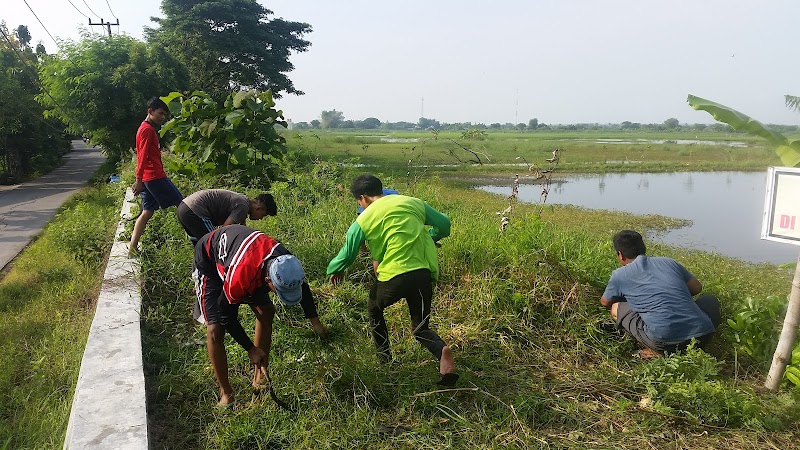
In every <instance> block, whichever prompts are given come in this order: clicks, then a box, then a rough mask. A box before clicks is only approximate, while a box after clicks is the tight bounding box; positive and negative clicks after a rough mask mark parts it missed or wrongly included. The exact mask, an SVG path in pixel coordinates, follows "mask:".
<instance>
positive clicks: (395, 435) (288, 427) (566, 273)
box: [142, 163, 800, 449]
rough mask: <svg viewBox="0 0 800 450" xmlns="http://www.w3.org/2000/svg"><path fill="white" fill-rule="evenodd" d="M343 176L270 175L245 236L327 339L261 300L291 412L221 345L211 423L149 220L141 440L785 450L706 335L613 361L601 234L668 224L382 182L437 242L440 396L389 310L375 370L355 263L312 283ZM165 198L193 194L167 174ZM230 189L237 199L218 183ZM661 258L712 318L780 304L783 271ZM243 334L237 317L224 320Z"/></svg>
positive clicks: (175, 287)
mask: <svg viewBox="0 0 800 450" xmlns="http://www.w3.org/2000/svg"><path fill="white" fill-rule="evenodd" d="M355 174H356V173H355V172H353V171H349V170H347V169H341V168H340V167H337V166H336V165H333V164H326V163H320V164H317V165H315V166H313V167H312V168H310V169H308V170H307V171H306V172H304V173H302V174H299V175H296V176H293V177H291V178H290V179H289V180H288V181H287V182H282V183H277V184H275V185H274V186H273V189H272V192H273V194H274V195H275V197H276V200H277V202H278V207H279V214H278V216H277V217H274V218H268V219H265V220H263V221H260V222H251V223H250V224H249V225H251V226H253V227H256V228H258V229H261V230H263V231H265V232H266V233H268V234H270V235H272V236H274V237H276V238H277V239H278V240H280V241H281V242H283V243H284V244H285V245H286V246H287V247H288V248H289V249H290V250H291V251H292V252H294V253H295V254H296V255H297V256H298V257H299V258H300V260H301V261H302V262H303V265H304V267H305V269H306V272H307V276H308V279H309V282H310V284H311V287H312V291H313V292H314V294H315V296H316V298H317V301H318V304H319V309H320V313H321V318H322V320H323V322H324V323H326V324H327V325H328V326H329V327H330V330H331V337H330V339H329V340H327V341H324V342H323V341H320V340H319V339H318V338H316V337H315V336H314V334H313V332H312V331H311V329H310V327H309V326H308V323H307V321H306V320H305V319H304V318H303V316H302V312H301V311H300V309H299V308H296V307H294V308H292V307H281V306H279V307H278V318H277V320H276V326H275V331H274V338H273V351H272V356H271V362H270V373H271V375H272V378H273V380H274V382H275V387H276V390H277V391H278V394H279V395H280V396H281V397H282V398H284V399H286V400H290V402H291V403H293V405H294V406H295V407H296V412H287V411H284V410H281V409H278V408H277V406H276V405H275V404H274V403H272V402H271V401H270V400H269V399H268V398H253V397H252V396H251V394H250V388H249V377H250V375H251V373H250V369H249V368H248V362H247V356H246V354H245V352H244V351H243V350H241V349H240V348H239V347H238V345H237V344H236V343H235V342H233V340H232V339H228V340H227V349H228V357H229V363H230V367H231V369H230V372H231V380H232V383H233V385H234V394H235V396H236V398H237V405H236V407H235V408H233V410H229V411H218V410H216V409H215V408H214V404H215V403H216V401H217V391H218V388H217V385H216V382H215V380H214V377H213V374H212V373H211V369H210V364H209V362H208V356H207V354H206V348H205V330H204V328H203V327H201V326H197V325H196V324H194V323H192V320H191V307H192V303H193V301H194V295H193V293H192V286H191V281H190V277H189V274H190V267H191V249H190V246H189V244H188V240H187V239H186V237H185V235H184V233H183V231H182V229H181V228H180V226H179V225H178V223H177V221H176V219H175V216H174V210H172V212H171V213H167V214H164V213H159V214H156V216H155V217H154V218H153V221H152V222H151V224H150V225H149V226H148V229H147V232H146V234H145V239H144V248H143V251H142V263H143V275H144V289H145V292H144V298H143V302H144V310H143V313H142V325H143V333H144V337H143V339H144V349H145V364H146V372H147V374H146V375H147V380H148V409H149V411H150V413H151V419H150V423H149V427H150V431H151V438H152V440H153V444H154V446H155V447H157V448H216V449H234V448H386V449H390V448H391V449H396V448H409V449H411V448H413V449H418V448H444V447H446V448H470V449H472V448H565V447H568V448H631V449H634V448H654V447H663V446H667V447H670V448H673V447H674V448H709V449H710V448H753V449H755V448H759V449H760V448H763V447H765V446H773V447H777V448H792V447H794V446H796V442H797V441H796V439H797V436H796V434H795V432H794V429H795V427H796V424H797V420H798V417H800V415H799V414H800V411H798V406H797V402H796V401H797V397H798V393H797V390H791V389H786V390H785V391H784V392H783V393H781V394H778V395H772V394H756V392H755V388H756V387H757V386H758V385H759V384H760V383H761V382H762V381H763V380H762V375H761V373H760V372H759V371H758V370H757V369H756V368H755V367H754V366H753V365H751V364H749V363H748V361H747V360H746V358H743V357H742V355H736V354H735V352H734V350H733V346H732V340H731V336H730V332H729V330H727V329H726V327H725V326H724V325H723V327H722V329H721V330H720V332H719V333H718V337H717V339H716V341H715V343H714V345H713V347H712V349H711V350H710V353H711V354H706V353H704V352H700V351H697V350H692V351H688V352H686V353H685V354H681V355H676V356H673V357H670V358H667V359H664V360H660V361H653V362H640V361H636V360H633V359H632V358H631V357H630V354H631V352H632V351H633V350H634V349H635V345H634V344H633V342H632V341H631V340H630V339H629V338H627V337H625V336H624V335H623V334H621V333H620V332H618V331H617V330H615V328H614V327H613V326H612V324H611V322H610V319H609V318H608V315H607V312H606V311H605V309H603V308H602V307H600V306H599V303H598V298H599V296H600V294H601V292H602V288H603V286H604V284H605V282H606V281H607V279H608V276H609V275H610V273H611V271H612V270H613V269H614V268H615V267H616V260H615V259H614V255H613V251H612V249H611V246H610V242H609V240H610V236H611V234H612V233H613V232H614V231H617V230H619V229H621V228H633V229H637V230H639V231H642V232H644V231H647V230H658V229H664V228H665V227H669V226H672V225H675V222H674V221H672V220H671V219H668V218H664V217H658V216H647V217H637V216H634V217H631V216H630V215H627V214H620V213H611V212H596V211H588V210H582V209H579V208H569V207H556V206H548V207H545V208H544V209H543V210H542V215H541V218H539V217H538V215H537V214H536V212H537V211H538V209H537V208H534V207H531V206H524V205H519V206H518V207H517V210H516V213H515V214H514V215H513V217H512V221H511V224H510V226H509V228H508V229H507V231H506V232H505V233H503V234H500V233H499V232H498V230H497V224H498V216H497V215H496V214H495V213H496V212H497V211H501V210H503V209H505V207H506V205H507V204H506V203H505V200H503V199H501V198H499V197H497V196H491V195H489V194H484V193H480V192H475V191H471V190H467V189H462V188H457V187H452V186H447V185H446V184H444V183H442V182H440V181H436V180H417V181H415V182H413V183H408V184H407V182H406V180H409V179H410V178H406V177H405V176H402V177H398V178H394V179H392V178H391V175H387V176H385V177H384V181H385V183H386V185H387V186H391V187H394V188H397V189H399V190H400V191H401V193H404V194H408V195H415V196H418V197H421V198H423V199H425V200H427V201H428V202H429V203H430V204H431V205H432V206H434V207H435V208H437V209H438V210H440V211H442V212H444V213H446V214H448V215H449V216H450V218H451V219H452V222H453V233H452V236H451V237H449V238H447V239H445V240H444V241H442V244H443V245H442V248H441V249H440V250H439V261H440V269H441V272H442V275H441V279H440V282H439V284H438V287H437V290H436V294H435V298H434V309H433V325H434V326H435V327H436V328H437V329H438V331H439V333H440V335H441V336H442V337H443V338H444V339H445V341H447V342H448V343H449V344H450V345H451V346H452V347H453V348H454V351H455V356H456V362H457V364H458V368H459V372H460V374H461V376H462V378H461V380H460V381H459V385H458V389H454V390H445V391H442V392H437V386H436V385H435V384H434V382H435V381H436V374H437V362H436V361H435V360H433V359H432V358H431V357H430V355H429V354H428V353H427V352H426V351H425V350H424V349H422V348H421V347H420V346H419V345H418V344H417V343H416V341H415V340H414V339H413V337H412V335H411V331H410V321H409V319H408V313H407V308H406V307H405V306H404V305H402V304H398V305H395V306H393V307H391V308H389V309H388V310H387V312H386V315H387V321H388V323H389V326H390V336H391V341H392V346H393V347H392V349H393V353H394V356H395V359H396V363H395V364H392V365H388V366H382V365H379V364H378V362H377V358H376V357H375V353H374V352H375V351H374V348H373V345H372V342H371V341H370V338H369V331H368V325H367V314H366V296H367V283H368V282H369V279H370V275H369V273H370V270H371V264H370V261H369V258H368V257H366V256H364V257H362V258H361V259H360V261H358V262H357V263H356V264H355V265H354V266H353V267H351V270H350V271H349V272H348V276H347V278H346V281H345V283H343V284H342V285H341V286H339V287H336V288H333V287H331V286H330V285H329V284H328V283H327V280H326V278H325V267H326V265H327V262H328V261H329V260H330V258H331V257H333V256H334V255H335V253H336V251H337V250H338V249H339V247H340V246H341V244H342V243H343V240H344V234H345V231H346V230H347V227H348V226H349V225H350V223H351V222H352V220H353V219H354V217H355V202H354V201H353V200H352V198H350V196H349V194H348V192H347V187H348V186H349V181H350V180H351V179H352V177H353V176H354V175H355ZM180 187H181V190H182V191H183V192H184V193H187V194H188V193H189V192H192V191H193V190H195V189H197V188H198V186H195V185H192V184H190V183H189V182H185V183H184V184H182V185H181V186H180ZM231 188H232V189H234V190H239V191H242V192H247V193H248V194H252V193H255V191H249V190H247V189H244V188H241V187H236V186H233V187H231ZM649 253H651V254H659V255H667V256H674V257H677V258H678V259H679V260H680V261H681V262H683V263H684V264H685V265H686V266H687V267H688V268H689V269H690V270H691V271H692V272H693V273H695V274H696V275H697V276H698V278H699V279H700V280H701V281H702V282H703V283H704V286H705V292H708V293H714V294H717V295H718V296H719V297H720V299H721V301H722V303H723V309H724V313H725V314H726V315H730V314H731V313H732V312H733V311H735V310H736V309H737V308H738V307H739V305H740V304H741V302H742V301H743V299H744V298H746V297H748V296H752V297H766V296H767V295H785V294H786V293H787V292H788V289H789V280H790V273H789V272H788V271H787V270H785V269H777V268H775V267H774V266H767V265H763V266H751V265H747V264H743V263H741V262H738V261H734V260H730V259H727V258H723V257H720V256H715V255H708V254H703V253H695V252H686V251H681V250H675V249H670V248H666V247H662V246H658V245H651V246H650V248H649ZM241 317H242V318H243V320H244V323H245V328H246V329H248V330H250V332H252V328H253V321H252V314H251V313H250V312H248V311H246V308H243V309H242V310H241Z"/></svg>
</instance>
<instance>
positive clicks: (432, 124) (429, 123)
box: [417, 117, 442, 130]
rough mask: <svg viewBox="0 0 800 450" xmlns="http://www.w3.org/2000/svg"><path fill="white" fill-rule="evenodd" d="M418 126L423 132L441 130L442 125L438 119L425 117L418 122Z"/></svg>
mask: <svg viewBox="0 0 800 450" xmlns="http://www.w3.org/2000/svg"><path fill="white" fill-rule="evenodd" d="M417 126H418V127H419V128H422V129H423V130H427V129H428V128H439V127H441V126H442V125H441V124H440V123H439V121H438V120H436V119H426V118H425V117H420V118H419V120H418V121H417Z"/></svg>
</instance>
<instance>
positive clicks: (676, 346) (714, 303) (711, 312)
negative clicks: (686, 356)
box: [613, 294, 722, 353]
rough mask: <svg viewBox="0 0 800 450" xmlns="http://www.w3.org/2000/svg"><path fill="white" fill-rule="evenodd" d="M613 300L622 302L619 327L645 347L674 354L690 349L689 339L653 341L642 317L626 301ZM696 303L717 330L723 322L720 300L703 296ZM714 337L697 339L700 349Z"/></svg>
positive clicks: (616, 298) (708, 336) (618, 314)
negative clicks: (673, 341) (666, 341)
mask: <svg viewBox="0 0 800 450" xmlns="http://www.w3.org/2000/svg"><path fill="white" fill-rule="evenodd" d="M613 300H616V301H620V302H621V303H620V304H619V306H618V307H617V308H618V309H617V325H619V326H620V327H622V328H623V329H624V330H625V331H627V332H628V333H630V334H631V335H632V336H633V337H634V339H636V341H637V342H639V343H640V344H642V345H644V346H645V347H649V348H651V349H653V350H656V351H659V352H667V353H673V352H676V351H679V350H684V349H686V347H688V346H689V343H690V342H691V341H692V340H691V339H688V340H686V341H683V342H679V343H665V342H660V341H656V340H653V339H651V338H650V337H649V336H647V333H645V331H644V328H645V327H644V320H642V317H641V316H640V315H639V313H637V312H635V311H633V310H632V309H631V308H630V306H628V303H627V302H626V301H625V300H624V299H622V298H620V297H614V298H613ZM695 303H696V304H697V306H698V307H699V308H700V310H701V311H703V313H705V314H706V315H707V316H708V318H709V319H711V323H712V324H714V329H717V328H718V327H719V323H720V321H721V320H722V313H721V311H720V306H719V300H718V299H717V297H714V296H713V295H710V294H707V295H701V296H700V297H698V298H697V300H696V301H695ZM713 337H714V333H713V332H711V333H709V334H705V335H703V336H699V337H697V338H695V339H697V345H698V347H700V348H705V347H706V346H707V345H708V344H709V343H710V342H711V339H712V338H713Z"/></svg>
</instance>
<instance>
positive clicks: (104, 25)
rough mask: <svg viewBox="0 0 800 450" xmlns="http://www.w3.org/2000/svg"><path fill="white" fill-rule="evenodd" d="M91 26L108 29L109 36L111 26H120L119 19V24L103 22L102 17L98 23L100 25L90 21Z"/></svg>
mask: <svg viewBox="0 0 800 450" xmlns="http://www.w3.org/2000/svg"><path fill="white" fill-rule="evenodd" d="M89 25H91V26H95V25H100V26H101V27H106V28H108V35H109V36H111V26H112V25H113V26H115V27H118V26H119V19H117V23H111V22H103V18H102V17H101V18H100V22H98V23H92V19H89Z"/></svg>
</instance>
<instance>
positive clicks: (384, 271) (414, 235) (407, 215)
mask: <svg viewBox="0 0 800 450" xmlns="http://www.w3.org/2000/svg"><path fill="white" fill-rule="evenodd" d="M350 192H351V193H352V194H353V197H355V198H356V201H357V202H358V204H359V206H361V207H362V208H364V212H363V213H362V214H361V215H360V216H358V218H357V219H356V221H355V222H353V224H352V225H351V226H350V229H349V230H347V238H346V240H345V244H344V246H343V247H342V249H341V250H340V251H339V254H338V255H336V257H335V258H333V260H332V261H331V262H330V263H329V264H328V271H327V272H328V275H330V281H331V283H332V284H333V285H337V284H338V283H339V282H340V281H342V274H343V273H344V270H345V269H346V268H347V267H348V266H350V264H352V263H353V261H355V259H356V257H357V256H358V251H359V248H360V247H361V244H363V243H364V242H366V243H367V246H368V247H369V251H370V254H371V255H372V259H373V260H375V261H378V262H379V264H378V281H377V282H376V283H375V285H374V286H373V287H372V288H371V289H370V294H369V301H368V303H367V309H368V310H369V317H370V325H371V326H372V338H373V339H374V341H375V345H376V346H377V347H378V356H379V358H380V359H381V361H384V362H386V361H390V360H391V352H390V351H389V334H388V331H387V328H386V320H385V319H384V317H383V310H384V309H386V308H387V307H389V306H391V305H393V304H395V303H397V302H398V301H400V300H401V299H403V298H405V299H406V302H407V303H408V310H409V313H410V315H411V325H412V331H413V333H414V337H415V338H416V339H417V341H418V342H419V343H420V344H422V345H423V346H424V347H425V348H427V349H428V351H430V352H431V353H432V354H433V356H435V357H436V359H437V360H439V375H440V376H441V378H440V380H439V384H443V385H446V386H452V385H454V384H455V383H456V381H457V380H458V375H457V374H456V373H455V370H456V366H455V362H454V360H453V352H452V351H451V350H450V347H448V346H447V344H445V343H444V341H442V338H440V337H439V335H438V334H436V332H435V331H433V330H431V329H430V328H429V326H428V325H429V322H430V317H431V297H433V282H434V281H436V279H438V276H439V264H438V262H437V259H436V245H435V242H437V241H438V240H439V239H442V238H444V237H447V236H449V235H450V219H448V218H447V216H445V215H444V214H442V213H440V212H439V211H437V210H435V209H433V208H431V207H430V206H429V205H428V204H427V203H425V202H423V201H422V200H420V199H418V198H414V197H407V196H405V195H388V196H385V195H384V194H383V183H381V180H379V179H378V178H376V177H375V176H373V175H361V176H359V177H358V178H356V179H355V180H354V181H353V184H352V186H351V187H350ZM426 225H430V226H431V228H430V229H429V230H427V231H426V229H425V226H426Z"/></svg>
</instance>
